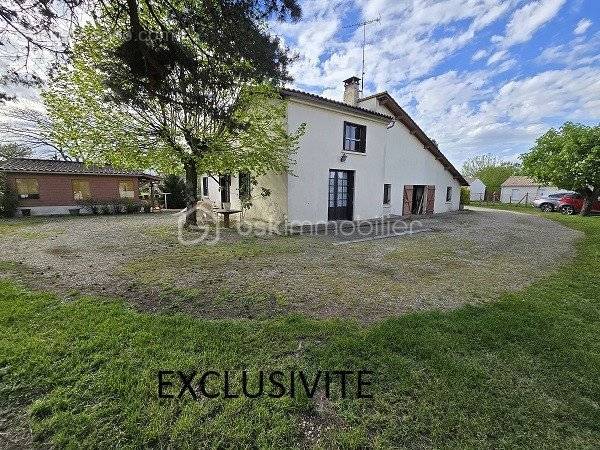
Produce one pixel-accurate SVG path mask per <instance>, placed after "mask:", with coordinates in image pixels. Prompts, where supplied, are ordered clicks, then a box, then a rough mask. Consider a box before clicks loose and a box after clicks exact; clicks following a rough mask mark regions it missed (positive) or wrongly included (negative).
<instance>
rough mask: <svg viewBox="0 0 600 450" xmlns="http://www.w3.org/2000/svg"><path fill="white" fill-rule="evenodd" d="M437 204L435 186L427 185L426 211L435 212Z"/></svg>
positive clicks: (428, 212)
mask: <svg viewBox="0 0 600 450" xmlns="http://www.w3.org/2000/svg"><path fill="white" fill-rule="evenodd" d="M434 205H435V186H427V206H426V209H425V212H426V213H427V214H433V209H434Z"/></svg>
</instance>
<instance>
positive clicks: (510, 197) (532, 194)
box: [500, 176, 567, 203]
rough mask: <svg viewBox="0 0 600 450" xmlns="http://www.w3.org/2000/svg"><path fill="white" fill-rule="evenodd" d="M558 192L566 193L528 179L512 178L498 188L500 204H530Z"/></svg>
mask: <svg viewBox="0 0 600 450" xmlns="http://www.w3.org/2000/svg"><path fill="white" fill-rule="evenodd" d="M559 192H567V191H565V190H564V189H559V188H557V187H556V186H545V185H543V184H542V183H539V182H537V181H535V180H534V179H532V178H529V177H524V176H512V177H509V178H508V179H507V180H506V181H505V182H504V183H502V185H501V186H500V202H502V203H531V202H532V201H533V200H535V199H536V198H540V197H546V196H548V195H550V194H558V193H559Z"/></svg>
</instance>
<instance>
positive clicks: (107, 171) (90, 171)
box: [0, 158, 160, 180]
mask: <svg viewBox="0 0 600 450" xmlns="http://www.w3.org/2000/svg"><path fill="white" fill-rule="evenodd" d="M0 171H4V172H10V173H44V174H64V175H71V174H72V175H105V176H117V177H136V178H142V179H147V180H160V177H158V176H156V175H151V174H148V173H144V172H137V171H129V170H122V169H118V168H115V167H112V166H99V165H93V164H85V163H82V162H75V161H58V160H55V159H35V158H10V159H7V160H6V161H4V162H1V163H0Z"/></svg>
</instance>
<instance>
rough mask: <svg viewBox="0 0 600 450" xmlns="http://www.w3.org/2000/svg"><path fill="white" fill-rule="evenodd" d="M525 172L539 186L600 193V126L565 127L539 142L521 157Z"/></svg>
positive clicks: (567, 124) (570, 125) (572, 124)
mask: <svg viewBox="0 0 600 450" xmlns="http://www.w3.org/2000/svg"><path fill="white" fill-rule="evenodd" d="M522 159H523V169H524V171H525V172H526V173H527V174H528V175H530V176H532V177H534V178H535V179H537V180H539V181H540V182H542V183H548V184H552V185H554V186H557V187H559V188H560V189H567V190H571V191H577V192H581V193H585V192H586V191H587V190H597V191H598V192H600V125H596V126H593V127H590V126H586V125H581V124H574V123H571V122H567V123H565V124H564V125H563V126H562V127H560V129H558V130H555V129H554V128H552V129H551V130H549V131H548V132H547V133H546V134H544V135H543V136H541V137H540V138H538V140H537V141H536V144H535V146H534V147H533V148H532V149H531V150H530V151H529V153H526V154H524V155H522Z"/></svg>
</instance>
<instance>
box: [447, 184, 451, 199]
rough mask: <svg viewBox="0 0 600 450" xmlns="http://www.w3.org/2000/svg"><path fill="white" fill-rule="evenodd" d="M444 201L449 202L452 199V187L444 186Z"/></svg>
mask: <svg viewBox="0 0 600 450" xmlns="http://www.w3.org/2000/svg"><path fill="white" fill-rule="evenodd" d="M446 201H447V202H451V201H452V187H451V186H448V187H447V188H446Z"/></svg>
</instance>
